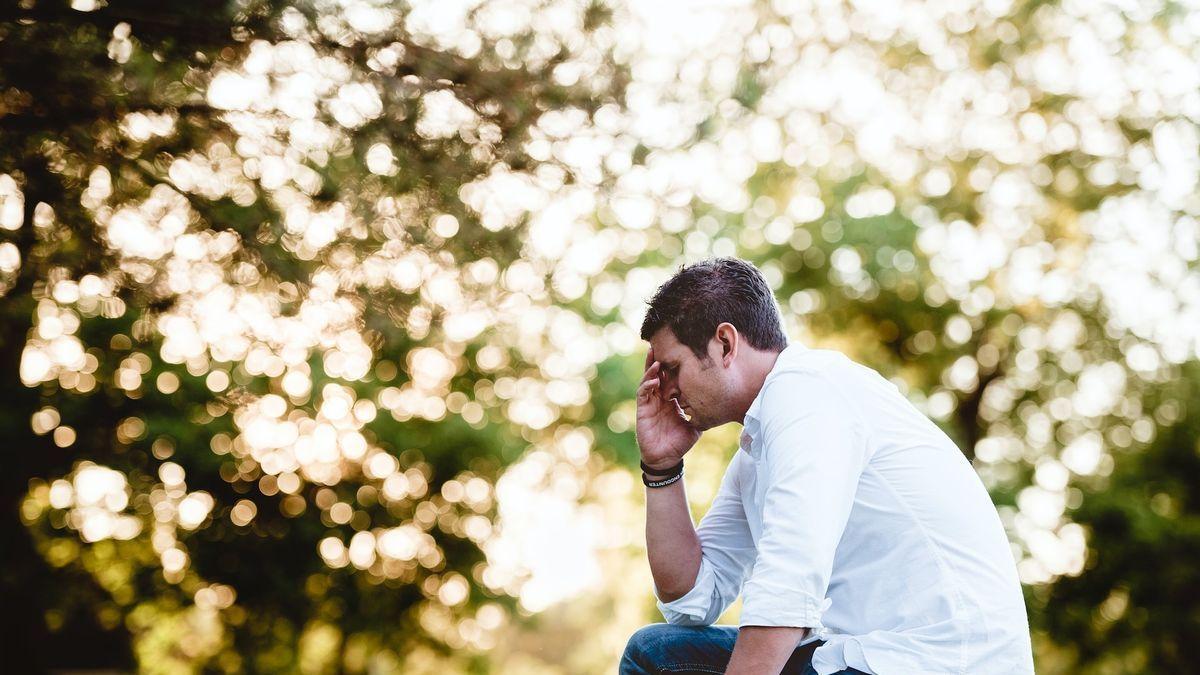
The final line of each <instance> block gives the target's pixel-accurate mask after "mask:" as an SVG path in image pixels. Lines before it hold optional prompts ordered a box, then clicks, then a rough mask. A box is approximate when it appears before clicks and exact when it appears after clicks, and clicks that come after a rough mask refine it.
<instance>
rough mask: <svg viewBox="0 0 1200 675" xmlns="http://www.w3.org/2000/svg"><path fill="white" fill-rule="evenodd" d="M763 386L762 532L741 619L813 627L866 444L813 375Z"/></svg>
mask: <svg viewBox="0 0 1200 675" xmlns="http://www.w3.org/2000/svg"><path fill="white" fill-rule="evenodd" d="M762 394H763V396H762V399H761V407H760V409H759V410H758V419H759V420H760V425H761V431H760V441H761V443H762V445H761V456H760V458H759V462H760V463H762V465H763V466H762V468H761V469H760V471H759V474H758V475H759V480H760V481H763V482H764V485H765V490H764V493H763V501H762V505H763V508H762V514H763V520H762V534H761V536H760V538H759V541H758V552H757V556H756V558H755V561H754V567H753V572H752V573H751V574H750V577H749V579H747V580H746V583H745V587H744V588H743V598H742V602H743V604H742V614H741V620H740V624H741V625H742V626H791V627H797V628H799V627H805V628H809V629H812V630H813V631H818V630H820V629H821V628H823V625H822V623H821V615H822V614H823V612H824V611H825V609H826V608H827V607H828V603H827V602H826V601H825V593H826V591H827V589H828V587H829V578H830V576H831V574H832V572H833V558H834V553H835V551H836V550H837V545H838V541H839V540H840V539H841V537H842V532H843V531H844V530H845V528H846V521H847V520H848V519H849V517H850V509H851V507H852V506H853V504H854V495H855V492H856V490H857V486H858V481H859V478H860V477H861V475H862V472H863V469H864V467H865V464H866V457H865V452H866V450H865V447H866V444H865V442H864V440H863V438H862V434H861V425H860V424H858V423H857V422H856V420H855V418H854V416H853V414H852V412H851V408H850V406H849V404H848V402H846V401H845V400H844V399H842V398H841V397H840V396H839V395H838V394H836V393H834V387H832V386H830V383H828V382H825V381H823V380H822V379H821V378H820V377H819V376H817V375H814V374H809V373H801V372H790V373H783V374H781V375H779V376H777V377H774V378H772V379H771V380H770V381H769V382H768V383H767V385H766V389H765V390H764V391H763V392H762Z"/></svg>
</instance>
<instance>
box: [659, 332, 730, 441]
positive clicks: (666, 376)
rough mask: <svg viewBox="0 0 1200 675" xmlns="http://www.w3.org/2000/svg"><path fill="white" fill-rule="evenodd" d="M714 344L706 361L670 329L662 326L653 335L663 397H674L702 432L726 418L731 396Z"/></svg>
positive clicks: (693, 424) (711, 344)
mask: <svg viewBox="0 0 1200 675" xmlns="http://www.w3.org/2000/svg"><path fill="white" fill-rule="evenodd" d="M714 343H715V341H710V343H709V345H708V346H709V356H710V358H709V359H708V360H707V361H706V360H703V359H700V358H697V357H696V355H695V354H694V353H692V350H691V349H689V348H688V347H687V346H686V345H684V344H683V343H682V342H680V341H679V339H678V338H676V337H675V333H674V332H672V331H671V329H670V328H666V327H664V328H661V329H659V331H658V332H657V333H655V334H654V335H653V336H652V337H651V338H650V347H651V348H652V349H653V350H654V360H655V361H658V362H659V363H660V364H661V366H662V368H661V371H660V372H661V385H660V391H661V393H662V395H663V397H664V398H673V399H675V400H676V401H677V402H678V403H679V406H680V407H681V408H682V409H683V412H684V413H686V414H687V415H688V416H689V417H690V418H691V425H692V426H694V427H696V428H697V429H700V430H701V431H703V430H705V429H711V428H712V427H715V426H719V425H721V424H724V423H725V422H726V421H727V420H725V419H724V415H723V414H722V412H721V409H722V407H723V405H724V404H725V403H726V402H727V401H728V398H729V397H728V395H727V392H726V389H727V383H726V382H725V381H724V379H723V375H724V374H725V370H724V369H723V368H721V367H719V365H720V364H719V361H718V359H719V358H720V355H719V352H718V353H716V354H714V353H713V344H714Z"/></svg>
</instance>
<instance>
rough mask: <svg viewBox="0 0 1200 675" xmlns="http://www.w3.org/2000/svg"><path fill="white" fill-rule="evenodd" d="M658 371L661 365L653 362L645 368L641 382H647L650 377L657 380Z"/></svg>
mask: <svg viewBox="0 0 1200 675" xmlns="http://www.w3.org/2000/svg"><path fill="white" fill-rule="evenodd" d="M660 369H662V364H660V363H659V362H658V361H655V362H654V363H652V364H650V365H649V366H648V367H647V368H646V372H645V373H643V374H642V382H645V381H646V380H649V379H650V378H652V377H653V378H656V379H657V378H658V371H659V370H660Z"/></svg>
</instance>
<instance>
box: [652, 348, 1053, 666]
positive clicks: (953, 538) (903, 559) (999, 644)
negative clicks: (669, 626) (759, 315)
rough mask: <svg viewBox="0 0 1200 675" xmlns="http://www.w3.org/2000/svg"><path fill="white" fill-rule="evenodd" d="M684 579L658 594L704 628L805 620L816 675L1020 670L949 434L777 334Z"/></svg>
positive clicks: (1012, 597) (985, 541)
mask: <svg viewBox="0 0 1200 675" xmlns="http://www.w3.org/2000/svg"><path fill="white" fill-rule="evenodd" d="M697 534H698V535H699V538H700V546H701V549H702V551H703V557H702V559H701V562H700V572H699V574H698V575H697V577H696V582H695V585H694V586H693V587H692V590H691V591H690V592H688V593H687V594H686V595H684V596H683V597H681V598H678V599H676V600H674V601H672V602H668V603H664V602H662V601H661V600H660V601H659V603H658V607H659V609H660V610H661V611H662V613H663V616H664V617H665V618H666V619H667V621H668V622H670V623H674V624H681V625H709V624H712V623H713V622H714V621H716V620H717V618H718V617H719V616H720V615H721V614H722V613H723V612H724V611H725V609H726V608H727V607H728V606H729V605H730V603H732V602H733V601H734V599H735V598H736V597H737V596H738V594H739V593H741V594H742V595H743V598H742V611H741V621H740V623H741V625H742V626H793V627H807V628H809V629H810V636H809V638H808V640H817V639H820V640H824V641H825V644H824V645H822V646H821V647H819V648H818V649H817V650H816V652H815V653H814V654H813V660H812V664H813V667H814V668H815V669H816V671H817V673H820V674H821V675H825V674H827V673H833V672H836V671H838V670H843V669H845V668H847V667H851V668H857V669H859V670H862V671H865V672H868V673H876V674H877V675H892V674H893V673H903V674H908V673H973V674H974V673H1032V672H1033V657H1032V650H1031V647H1030V641H1029V626H1028V621H1027V618H1026V613H1025V602H1024V599H1023V598H1022V595H1021V587H1020V582H1019V581H1018V579H1017V574H1016V566H1015V564H1014V562H1013V555H1012V552H1011V550H1010V548H1009V545H1008V541H1007V540H1006V538H1005V535H1004V529H1003V527H1002V525H1001V523H1000V518H999V517H998V516H997V514H996V509H995V507H994V506H993V505H992V501H991V499H990V498H989V496H988V493H987V491H986V490H985V489H984V487H983V483H982V482H981V481H980V480H979V477H978V476H977V475H976V474H975V472H974V470H973V469H972V468H971V465H970V463H969V462H967V460H966V458H965V457H964V456H963V454H962V452H960V451H959V449H958V448H957V447H956V446H955V445H954V443H953V442H952V441H951V440H950V439H949V438H948V437H947V436H946V435H945V434H944V433H943V432H942V431H941V430H940V429H939V428H938V427H937V426H936V425H934V424H933V423H932V422H930V421H929V419H927V418H926V417H925V416H924V415H923V414H921V413H920V412H919V411H918V410H917V409H916V408H914V407H913V406H912V404H911V403H909V401H908V400H907V399H906V398H905V397H904V396H903V395H902V394H901V393H900V392H899V391H898V390H897V389H896V386H895V385H893V384H892V383H891V382H888V381H887V380H886V379H884V378H883V377H881V376H880V375H879V374H878V373H876V372H875V371H873V370H871V369H869V368H867V367H865V366H861V365H859V364H857V363H854V362H853V361H851V360H850V359H848V358H846V357H845V356H843V355H842V354H840V353H838V352H834V351H826V350H816V349H808V348H806V347H804V346H802V345H799V344H792V345H790V346H788V347H787V349H785V350H784V351H783V352H782V353H781V354H780V355H779V359H778V361H777V362H776V364H775V366H774V368H772V370H771V372H770V374H769V375H768V376H767V379H766V381H765V382H764V384H763V387H762V389H761V390H760V391H759V393H758V396H757V397H756V398H755V399H754V402H753V403H752V404H751V406H750V409H749V410H748V411H747V413H746V419H745V429H744V430H743V434H742V440H741V449H740V451H739V452H737V454H736V455H735V456H734V458H733V460H732V461H731V462H730V464H729V467H728V468H727V469H726V472H725V476H724V478H723V479H722V481H721V487H720V490H719V491H718V492H717V495H716V497H715V498H714V500H713V503H712V506H711V508H709V510H708V513H707V514H705V516H704V518H703V519H702V520H701V522H700V526H699V527H698V528H697Z"/></svg>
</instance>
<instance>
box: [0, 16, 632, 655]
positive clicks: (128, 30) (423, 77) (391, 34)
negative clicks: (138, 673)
mask: <svg viewBox="0 0 1200 675" xmlns="http://www.w3.org/2000/svg"><path fill="white" fill-rule="evenodd" d="M343 5H344V6H343ZM449 11H450V10H448V9H447V8H444V7H439V6H438V4H437V3H428V4H424V5H421V4H417V5H414V6H412V7H410V8H409V9H408V11H407V12H406V13H404V14H402V13H400V12H399V11H398V10H396V9H394V8H392V7H390V6H386V5H383V4H377V3H341V4H338V3H324V2H315V3H307V2H301V3H276V2H269V1H261V2H259V1H254V0H246V1H235V2H215V3H191V4H188V5H186V6H185V5H179V6H174V5H171V6H167V5H163V4H162V3H150V2H141V1H136V0H133V1H124V2H111V3H105V2H103V1H98V2H92V1H91V0H74V1H73V2H71V3H66V2H49V1H32V0H31V1H29V2H21V3H15V4H12V5H11V6H7V7H6V9H4V10H3V11H2V12H0V64H2V65H0V97H2V101H0V172H3V173H2V174H0V200H2V202H0V213H2V214H3V215H2V217H0V220H2V223H0V224H2V225H3V229H4V231H5V232H4V236H5V242H4V243H3V244H0V247H2V249H0V315H3V317H4V321H3V324H2V327H0V363H2V364H3V365H2V366H0V372H2V373H3V375H4V377H5V378H6V379H7V382H6V386H5V387H4V388H3V394H2V395H3V397H4V399H3V410H2V412H0V427H2V428H3V433H4V434H5V437H6V439H7V440H6V446H7V447H8V448H9V449H10V452H9V453H8V457H7V459H6V460H5V471H4V475H3V492H2V494H3V504H2V508H3V513H4V529H3V547H4V550H5V562H6V564H5V568H4V570H3V572H0V574H2V575H3V582H4V595H5V598H6V601H7V602H6V609H5V612H4V617H5V624H4V629H3V634H4V640H5V643H6V647H5V649H4V652H5V655H6V656H5V658H6V661H7V662H9V664H11V665H13V666H14V667H17V668H18V670H22V671H24V672H30V671H37V670H41V669H45V668H52V667H53V668H57V667H67V666H74V665H89V666H95V665H112V666H119V667H129V666H131V665H132V663H133V662H134V661H136V663H137V665H138V667H139V669H142V670H145V671H147V672H186V671H191V670H197V669H208V670H223V671H229V672H235V671H236V672H244V671H287V672H293V671H296V670H304V671H305V672H326V671H333V670H337V671H342V670H346V671H351V672H359V671H363V670H365V669H367V668H383V669H392V670H398V669H400V668H401V664H404V666H403V668H404V669H405V670H406V672H418V671H419V670H420V669H421V668H422V667H426V668H435V667H436V663H437V662H438V659H439V658H441V657H439V656H438V654H442V655H445V654H448V653H449V652H451V651H455V652H456V653H459V654H460V655H458V656H455V657H454V658H455V659H456V660H457V662H458V663H459V667H461V668H478V667H480V666H479V664H480V663H482V661H481V660H480V659H481V657H479V656H477V654H478V653H480V652H481V651H483V650H486V648H487V647H488V646H489V645H490V644H493V643H494V641H495V637H494V635H495V632H496V630H497V629H499V628H500V627H502V626H503V625H504V624H505V623H506V620H507V617H508V615H509V614H510V612H511V610H512V608H513V604H514V603H513V601H512V597H514V596H515V595H516V594H517V593H518V592H519V590H520V585H521V575H522V574H523V573H522V572H521V570H520V569H519V568H517V567H511V566H510V567H509V568H504V567H503V566H497V565H492V566H489V565H487V564H485V562H484V561H485V555H484V548H485V547H486V546H487V545H489V543H490V542H492V541H493V540H495V539H496V538H497V536H498V534H499V527H497V523H495V522H493V521H494V518H495V516H496V505H495V496H494V489H495V488H494V485H493V483H494V481H495V480H496V478H497V476H498V475H499V474H500V471H501V469H502V468H503V467H504V466H505V465H506V464H508V463H509V462H510V461H511V460H512V459H514V458H515V457H517V456H519V455H520V454H521V453H522V452H523V451H524V450H525V448H527V447H529V445H530V444H536V443H541V442H545V441H546V439H555V438H558V439H561V438H563V437H564V434H570V432H571V424H572V420H579V419H582V417H583V416H585V415H586V409H585V404H586V399H584V400H582V401H581V400H579V397H578V395H577V392H578V391H579V390H580V389H581V388H582V390H583V391H584V393H585V394H586V386H583V385H582V382H583V380H582V377H583V374H584V373H586V371H587V369H588V368H589V367H590V363H588V362H586V361H582V362H581V361H579V360H578V359H565V358H563V357H562V356H561V355H560V353H561V349H560V348H559V347H558V346H556V345H551V344H545V340H544V337H543V336H542V335H541V334H540V332H536V331H535V332H534V333H530V332H529V331H528V330H525V329H524V328H523V327H522V326H523V324H526V325H527V324H529V322H530V321H536V320H538V318H539V317H542V318H541V320H542V321H543V322H545V321H546V318H545V317H546V315H547V314H546V313H547V307H546V306H547V304H548V303H547V298H548V297H549V296H548V295H547V289H546V288H545V285H544V281H543V278H542V272H541V271H540V267H541V265H542V264H543V263H542V262H541V261H540V260H539V258H538V257H537V256H535V255H534V256H531V255H529V254H528V251H527V250H526V248H525V244H524V242H523V240H522V236H521V232H522V230H523V228H524V226H525V222H526V220H527V214H528V213H529V211H530V210H532V208H533V207H534V206H535V205H536V204H537V203H539V202H538V199H541V198H542V195H544V194H546V193H548V192H552V191H554V190H558V189H561V188H563V186H570V185H572V184H574V183H576V182H577V181H578V180H580V176H579V175H578V174H577V173H576V171H575V170H574V168H573V167H569V166H565V165H564V164H563V163H562V162H561V161H558V160H557V159H556V158H554V157H551V156H546V155H543V154H539V155H537V156H533V155H531V154H530V152H529V151H528V149H527V147H528V144H529V143H530V141H531V140H532V139H536V138H537V137H539V136H543V135H544V134H543V133H542V132H541V131H539V130H538V125H539V123H540V122H542V121H543V120H544V119H546V118H547V117H548V116H550V117H553V116H555V115H557V116H558V117H559V118H562V117H568V118H570V119H571V120H573V121H574V124H575V126H576V127H580V128H584V127H586V126H587V125H588V124H589V123H590V116H591V114H592V113H593V112H594V111H596V110H597V109H598V108H600V107H601V106H603V105H605V104H608V103H611V102H614V101H619V93H620V89H621V86H622V81H623V75H622V74H621V71H620V70H619V68H617V67H615V66H614V65H613V64H612V63H611V62H610V60H609V59H608V57H607V55H606V52H605V50H604V49H603V34H600V38H599V39H596V40H592V41H590V42H588V43H586V45H584V44H583V43H582V42H581V40H580V38H581V36H583V35H587V34H589V33H591V32H593V31H595V29H597V28H598V27H600V26H602V24H603V22H604V20H605V16H606V9H605V8H604V7H603V5H601V4H598V3H596V4H584V5H580V4H578V3H568V2H535V3H529V6H528V7H527V8H526V10H525V14H524V15H518V18H517V20H515V21H514V20H512V17H511V16H503V15H499V14H497V13H496V12H494V11H490V12H489V11H488V10H487V9H486V8H480V9H479V10H477V11H472V12H469V13H466V14H461V15H456V14H454V13H453V12H450V13H449V14H447V12H449ZM521 16H524V18H523V19H522V18H520V17H521ZM539 16H541V17H551V18H552V21H551V22H550V24H549V27H548V28H546V29H542V30H534V28H533V26H532V24H531V23H530V22H531V20H533V18H534V17H539ZM584 47H586V48H584ZM582 72H587V73H588V77H587V78H586V79H581V78H580V77H579V73H582ZM601 178H602V177H601V176H600V174H593V175H589V176H587V177H586V180H588V181H590V182H591V183H593V184H595V183H596V182H597V181H599V180H600V179H601ZM556 358H557V361H556V360H555V359H556ZM546 359H549V364H550V367H551V371H550V373H549V374H547V372H546V371H544V370H543V366H544V365H545V363H546V362H547V361H546ZM497 371H503V372H501V373H497ZM18 378H19V380H20V381H19V382H18V381H17V380H18ZM555 381H557V382H559V383H560V390H561V389H562V388H563V387H567V388H568V389H567V394H566V395H558V396H555V397H554V399H553V400H551V399H550V398H548V397H547V395H546V393H545V391H546V383H547V382H555ZM585 451H586V448H585ZM18 514H19V515H20V517H21V519H22V520H23V523H21V522H16V521H15V520H14V518H15V517H16V516H17V515H18ZM35 550H36V553H35ZM47 564H48V565H49V567H47ZM14 658H15V659H16V660H14ZM23 661H24V662H23ZM22 662H23V663H22ZM18 663H19V664H20V665H16V664H18ZM422 663H424V664H425V666H422V665H421V664H422ZM471 664H474V665H471Z"/></svg>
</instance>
